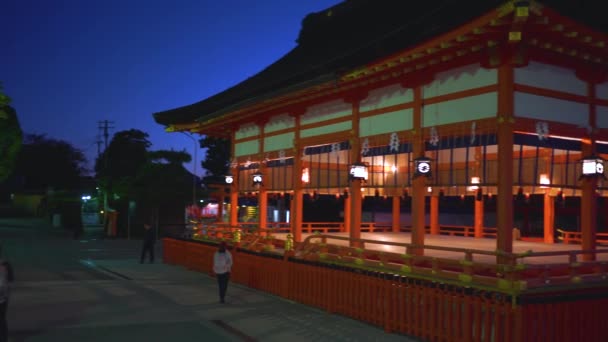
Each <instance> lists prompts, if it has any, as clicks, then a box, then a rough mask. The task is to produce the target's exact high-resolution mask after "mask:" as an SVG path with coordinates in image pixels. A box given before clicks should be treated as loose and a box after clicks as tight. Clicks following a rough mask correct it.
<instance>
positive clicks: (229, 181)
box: [226, 175, 234, 184]
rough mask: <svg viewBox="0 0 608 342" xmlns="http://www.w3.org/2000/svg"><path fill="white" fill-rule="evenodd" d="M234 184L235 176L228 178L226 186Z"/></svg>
mask: <svg viewBox="0 0 608 342" xmlns="http://www.w3.org/2000/svg"><path fill="white" fill-rule="evenodd" d="M232 183H234V177H233V176H230V175H228V176H226V184H232Z"/></svg>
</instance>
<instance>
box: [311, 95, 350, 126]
mask: <svg viewBox="0 0 608 342" xmlns="http://www.w3.org/2000/svg"><path fill="white" fill-rule="evenodd" d="M351 114H352V105H351V104H349V103H345V102H344V101H342V100H337V101H332V102H326V103H323V104H319V105H315V106H311V107H309V108H308V110H307V111H306V113H305V114H304V115H302V117H301V118H300V124H302V125H307V124H311V123H316V122H321V121H326V120H331V119H335V118H340V117H344V116H349V115H351Z"/></svg>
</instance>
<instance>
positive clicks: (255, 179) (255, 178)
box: [251, 172, 263, 185]
mask: <svg viewBox="0 0 608 342" xmlns="http://www.w3.org/2000/svg"><path fill="white" fill-rule="evenodd" d="M251 177H252V179H253V185H260V184H262V181H263V176H262V174H261V173H259V172H256V173H254V174H253V175H252V176H251Z"/></svg>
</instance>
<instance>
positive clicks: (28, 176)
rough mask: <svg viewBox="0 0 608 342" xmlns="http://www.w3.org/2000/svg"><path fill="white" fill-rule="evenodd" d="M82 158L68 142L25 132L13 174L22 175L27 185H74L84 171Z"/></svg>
mask: <svg viewBox="0 0 608 342" xmlns="http://www.w3.org/2000/svg"><path fill="white" fill-rule="evenodd" d="M86 162H87V160H86V158H85V156H84V154H83V153H82V151H80V150H79V149H77V148H75V147H74V146H72V145H71V144H70V143H68V142H66V141H63V140H58V139H53V138H47V137H46V136H45V135H40V134H28V135H26V136H25V141H24V143H23V146H22V148H21V151H20V153H19V155H18V157H17V164H16V167H15V175H17V176H20V177H23V179H24V181H25V187H26V188H28V189H37V190H41V189H45V190H46V189H47V188H49V187H52V188H54V189H58V190H59V189H61V190H71V189H76V188H77V187H78V186H79V184H80V180H81V177H82V176H83V175H84V173H85V172H86V168H85V165H86Z"/></svg>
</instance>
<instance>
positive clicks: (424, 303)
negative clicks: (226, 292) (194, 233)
mask: <svg viewBox="0 0 608 342" xmlns="http://www.w3.org/2000/svg"><path fill="white" fill-rule="evenodd" d="M313 238H315V239H321V240H319V241H326V242H327V241H328V240H327V239H330V238H333V237H329V236H325V237H323V236H314V237H313ZM323 239H325V240H323ZM312 240H313V239H312V238H311V240H309V241H308V243H307V244H305V245H303V246H301V248H300V249H299V253H303V252H304V251H305V250H307V249H309V250H310V248H312V247H315V248H317V247H319V248H328V250H326V251H323V252H320V253H317V254H321V253H324V254H323V255H325V256H324V257H322V258H321V257H319V258H318V259H317V260H316V261H315V260H307V259H305V258H300V257H297V256H294V255H293V253H286V254H277V253H256V252H251V251H247V250H243V249H242V248H240V247H238V245H235V246H233V247H232V252H233V258H234V266H233V269H232V275H231V279H232V280H233V281H235V282H237V283H240V284H243V285H245V286H248V287H251V288H255V289H258V290H261V291H266V292H269V293H272V294H275V295H278V296H282V297H284V298H287V299H290V300H293V301H297V302H300V303H303V304H306V305H311V306H315V307H318V308H321V309H323V310H326V311H327V312H328V313H337V314H342V315H345V316H348V317H351V318H354V319H357V320H361V321H365V322H368V323H370V324H374V325H377V326H380V327H383V328H384V329H385V330H386V331H387V332H393V333H402V334H407V335H411V336H416V337H418V338H421V339H423V340H427V341H447V342H451V341H459V342H463V341H466V342H469V341H471V342H477V341H480V342H481V341H496V342H515V341H517V342H520V341H523V342H526V341H556V342H561V341H564V342H566V341H574V340H581V341H604V340H605V339H604V338H605V331H604V325H605V323H604V322H605V317H604V315H603V314H602V313H603V312H605V308H606V307H608V286H606V284H605V283H604V284H598V283H586V282H585V281H583V282H580V283H577V286H576V287H564V286H560V287H557V288H551V287H549V288H545V289H544V290H546V291H539V289H534V290H532V291H525V290H521V291H520V292H519V293H514V294H508V293H507V294H505V293H504V292H503V291H495V290H493V289H491V288H488V287H486V288H484V287H483V286H479V287H472V286H471V283H468V282H466V281H464V282H462V283H461V284H453V283H451V282H445V281H437V278H432V276H433V274H432V272H429V273H428V275H429V277H422V276H418V275H416V274H415V273H414V272H405V274H404V273H401V274H399V273H397V272H393V273H389V272H381V271H376V270H373V269H370V268H363V266H362V267H359V268H357V267H353V266H351V265H350V264H346V265H342V264H338V263H330V262H328V261H327V260H328V259H329V255H330V254H334V255H336V253H335V251H332V250H331V249H332V248H333V247H332V246H331V244H327V243H325V244H323V243H322V242H321V243H313V242H312ZM361 242H362V243H363V244H366V243H368V242H367V241H361ZM404 247H405V246H404ZM410 247H411V246H410ZM415 247H416V248H425V249H428V248H429V246H415ZM216 250H217V245H216V244H214V243H211V242H204V243H202V242H192V241H184V240H175V239H164V241H163V254H164V255H163V256H164V258H163V259H164V261H165V262H166V263H169V264H177V265H183V266H185V267H187V268H190V269H193V270H197V271H200V272H203V273H207V274H211V272H212V260H213V253H214V252H215V251H216ZM345 250H346V249H343V250H342V251H345ZM354 251H355V252H357V250H354ZM368 252H369V251H367V250H363V252H362V253H363V254H364V256H365V259H366V260H367V259H369V258H367V253H368ZM454 252H457V253H464V254H463V258H464V260H470V262H463V263H461V264H462V266H463V267H468V268H475V265H474V264H475V263H477V262H476V261H475V260H476V259H477V258H483V257H484V256H485V255H487V254H488V253H490V254H492V253H491V252H485V251H465V252H462V251H454ZM337 255H340V254H337ZM319 256H320V255H319ZM369 256H371V254H370V255H369ZM377 256H379V257H382V254H378V255H377ZM492 256H493V257H494V256H497V255H496V254H492ZM498 256H503V257H505V256H507V255H498ZM383 257H384V258H385V259H382V260H384V261H385V262H387V263H390V262H391V260H390V259H391V257H392V256H386V255H384V256H383ZM387 257H388V260H387V259H386V258H387ZM529 257H534V256H533V255H532V254H530V255H525V256H513V257H512V258H511V259H509V260H511V261H514V262H519V261H523V260H525V258H529ZM569 257H570V258H572V257H573V256H572V255H570V256H569ZM574 257H577V256H574ZM406 259H410V261H411V264H414V266H413V267H412V268H411V270H414V269H416V268H417V267H419V266H417V264H418V263H419V262H422V261H424V262H429V261H430V267H431V269H432V270H435V271H436V272H437V271H439V272H447V271H446V270H442V267H440V266H443V264H441V261H437V260H434V259H429V260H426V259H417V258H416V257H412V258H406ZM369 260H371V259H369ZM453 266H455V265H453ZM488 267H490V268H491V269H492V270H494V271H495V272H499V271H502V270H500V269H498V268H494V267H495V265H494V266H492V265H488ZM507 271H509V270H507ZM511 271H513V270H511ZM465 272H466V271H465ZM512 273H513V272H511V273H508V272H507V273H504V275H500V274H498V273H497V276H500V279H506V280H508V278H505V277H507V275H510V274H512ZM469 274H472V277H473V279H474V280H475V281H477V278H475V277H477V275H475V273H474V272H473V273H469ZM498 285H499V286H500V284H498Z"/></svg>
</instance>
